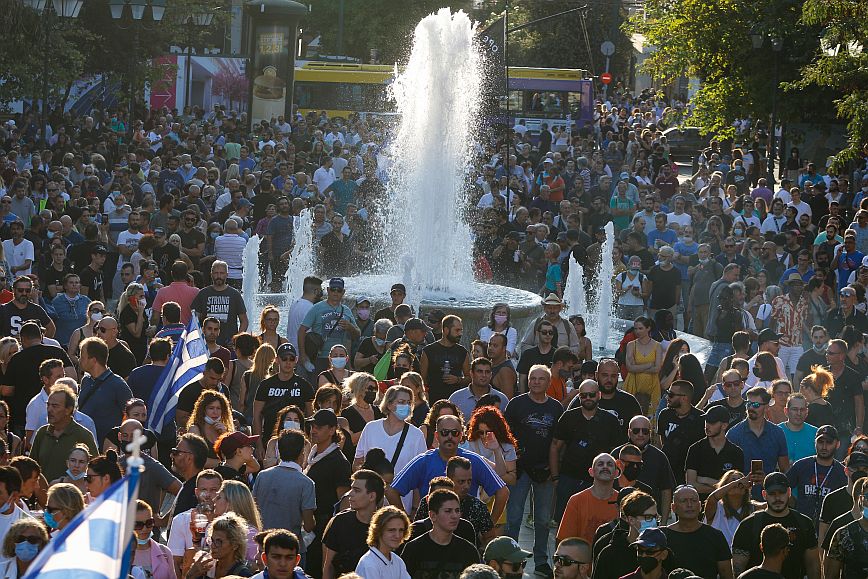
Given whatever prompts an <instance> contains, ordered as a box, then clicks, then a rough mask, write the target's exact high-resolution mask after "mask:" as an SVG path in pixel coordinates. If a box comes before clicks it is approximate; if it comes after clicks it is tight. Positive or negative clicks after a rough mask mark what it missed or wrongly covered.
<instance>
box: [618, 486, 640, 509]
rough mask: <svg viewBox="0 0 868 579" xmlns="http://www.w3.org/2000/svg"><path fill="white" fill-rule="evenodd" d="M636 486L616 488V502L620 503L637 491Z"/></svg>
mask: <svg viewBox="0 0 868 579" xmlns="http://www.w3.org/2000/svg"><path fill="white" fill-rule="evenodd" d="M638 490H639V489H637V488H636V487H621V488H619V489H618V504H619V505H620V504H621V503H622V502H623V501H624V499H626V498H627V497H628V496H630V495H631V494H633V493H635V492H636V491H638Z"/></svg>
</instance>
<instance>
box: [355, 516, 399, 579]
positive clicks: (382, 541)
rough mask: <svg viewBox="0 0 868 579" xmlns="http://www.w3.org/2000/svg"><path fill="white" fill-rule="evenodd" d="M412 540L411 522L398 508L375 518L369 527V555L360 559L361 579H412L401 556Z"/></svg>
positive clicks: (357, 566)
mask: <svg viewBox="0 0 868 579" xmlns="http://www.w3.org/2000/svg"><path fill="white" fill-rule="evenodd" d="M409 538H410V519H409V518H408V517H407V514H406V513H405V512H404V511H402V510H401V509H399V508H398V507H393V506H391V505H390V506H387V507H383V508H381V509H379V510H378V511H377V512H375V513H374V516H373V517H371V524H370V526H369V527H368V539H367V543H368V547H369V549H368V551H367V552H366V553H365V554H364V555H362V557H361V559H359V564H358V565H356V574H357V575H359V576H360V577H371V578H373V577H390V578H393V577H398V578H400V579H410V574H409V573H408V572H407V566H406V565H405V564H404V561H403V559H401V557H399V556H398V553H397V550H398V548H399V547H400V546H401V545H402V544H403V543H404V542H405V541H407V540H408V539H409Z"/></svg>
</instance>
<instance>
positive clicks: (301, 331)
mask: <svg viewBox="0 0 868 579" xmlns="http://www.w3.org/2000/svg"><path fill="white" fill-rule="evenodd" d="M343 299H344V279H343V278H341V277H333V278H331V279H330V280H329V286H328V294H327V296H326V299H325V300H323V301H321V302H319V303H317V304H314V306H313V307H312V308H311V309H310V310H308V312H307V315H305V316H304V320H303V321H302V322H301V325H300V326H299V327H298V335H297V336H296V337H297V342H296V343H297V344H299V353H300V357H299V358H300V359H299V364H300V365H301V366H302V367H304V368H305V369H306V370H307V371H308V372H316V373H317V374H318V373H320V372H322V371H323V370H325V369H326V368H328V367H329V357H328V353H329V351H331V349H332V346H335V345H337V344H343V343H345V342H346V343H349V342H347V340H348V339H349V340H355V339H358V337H359V334H360V332H359V327H358V326H357V325H356V318H355V317H354V316H353V312H352V310H351V309H350V308H349V307H347V306H345V305H344V304H343V303H341V302H342V300H343ZM308 332H311V333H313V334H317V335H319V336H320V337H321V338H322V346H321V347H320V349H319V350H318V351H317V353H316V355H315V356H314V355H313V352H310V354H311V357H313V358H314V359H312V360H311V359H308V352H307V348H306V347H305V334H307V333H308Z"/></svg>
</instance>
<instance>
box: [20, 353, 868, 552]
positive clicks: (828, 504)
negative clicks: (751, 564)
mask: <svg viewBox="0 0 868 579" xmlns="http://www.w3.org/2000/svg"><path fill="white" fill-rule="evenodd" d="M13 359H14V357H13ZM844 474H846V475H847V486H845V487H843V488H840V489H838V490H836V491H832V492H831V493H829V494H828V495H826V496H825V498H823V507H822V508H821V509H820V529H819V536H820V542H821V543H822V542H824V539H826V534H827V533H828V531H829V525H830V524H831V523H832V521H834V520H835V519H836V518H838V517H840V516H841V515H843V514H844V513H846V512H847V511H849V510H850V509H852V508H853V485H854V484H855V483H856V481H857V480H859V479H860V478H863V477H868V454H865V453H864V452H859V451H857V450H854V451H853V452H851V453H850V456H848V457H847V458H846V459H845V460H844ZM830 539H831V538H830Z"/></svg>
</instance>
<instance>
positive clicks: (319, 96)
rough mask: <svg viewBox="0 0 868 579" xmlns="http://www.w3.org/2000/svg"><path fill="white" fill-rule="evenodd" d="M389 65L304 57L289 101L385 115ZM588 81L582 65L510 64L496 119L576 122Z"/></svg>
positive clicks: (304, 109)
mask: <svg viewBox="0 0 868 579" xmlns="http://www.w3.org/2000/svg"><path fill="white" fill-rule="evenodd" d="M394 73H395V69H394V67H393V66H389V65H376V64H352V63H339V62H335V63H331V62H315V61H314V62H306V63H304V64H303V65H301V66H297V67H296V69H295V92H294V101H293V102H294V103H295V104H297V105H298V109H299V111H300V112H301V113H302V114H307V113H309V112H311V111H313V112H317V113H318V112H321V111H326V113H327V114H328V116H329V117H330V118H331V117H344V118H346V117H347V116H348V115H350V114H351V113H359V114H362V115H366V114H373V115H388V114H393V113H394V112H395V103H394V101H392V100H391V99H389V96H388V86H389V83H391V82H392V80H393V78H394ZM593 90H594V89H593V82H592V81H591V80H588V79H587V71H584V70H581V69H568V68H532V67H510V68H509V120H508V121H507V119H506V98H505V97H501V102H500V107H501V115H499V116H502V117H503V118H502V119H499V120H500V121H501V122H510V123H514V122H517V121H518V120H519V119H526V121H530V122H531V123H533V122H534V121H536V122H545V121H549V122H551V121H558V120H560V121H568V120H572V121H573V122H581V121H584V120H588V119H593V102H594V101H593V96H594V95H593Z"/></svg>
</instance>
